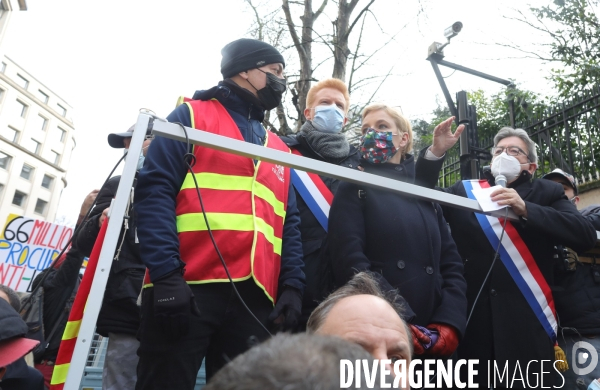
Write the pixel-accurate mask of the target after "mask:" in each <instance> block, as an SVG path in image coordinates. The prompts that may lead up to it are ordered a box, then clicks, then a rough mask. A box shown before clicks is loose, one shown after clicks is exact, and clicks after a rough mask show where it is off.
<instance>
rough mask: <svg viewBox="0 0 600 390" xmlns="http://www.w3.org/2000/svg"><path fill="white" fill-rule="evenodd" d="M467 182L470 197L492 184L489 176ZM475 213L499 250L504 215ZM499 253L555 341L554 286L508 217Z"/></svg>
mask: <svg viewBox="0 0 600 390" xmlns="http://www.w3.org/2000/svg"><path fill="white" fill-rule="evenodd" d="M463 185H464V187H465V190H466V192H467V196H468V197H469V198H470V199H475V196H474V195H473V189H478V188H489V186H490V185H489V183H488V182H487V181H486V180H463ZM475 216H476V217H477V221H478V222H479V225H480V226H481V228H482V229H483V232H484V233H485V236H486V237H487V239H488V240H489V242H490V244H491V245H492V248H493V249H494V251H495V250H496V248H498V242H499V241H500V236H501V234H502V225H503V224H504V219H502V218H495V217H490V216H488V215H483V214H478V213H476V214H475ZM498 254H499V255H500V259H501V260H502V263H503V264H504V266H505V267H506V269H507V270H508V272H509V273H510V276H511V277H512V278H513V280H514V281H515V283H516V284H517V286H518V287H519V290H520V291H521V293H522V294H523V296H524V297H525V299H526V300H527V303H528V304H529V306H530V307H531V309H532V310H533V312H534V314H535V316H536V317H537V319H538V320H539V321H540V323H541V324H542V327H543V328H544V330H545V331H546V333H547V334H548V337H550V340H552V342H553V343H555V342H556V330H557V322H556V310H555V309H554V299H553V298H552V292H551V291H550V286H548V282H546V279H544V276H543V275H542V273H541V271H540V268H539V267H538V265H537V263H536V262H535V259H534V258H533V256H532V254H531V252H530V251H529V248H527V245H526V244H525V242H524V241H523V239H522V238H521V236H520V235H519V232H517V230H516V229H515V227H514V226H513V225H512V223H511V222H510V221H506V228H505V234H504V236H503V238H502V244H501V245H500V249H499V252H498Z"/></svg>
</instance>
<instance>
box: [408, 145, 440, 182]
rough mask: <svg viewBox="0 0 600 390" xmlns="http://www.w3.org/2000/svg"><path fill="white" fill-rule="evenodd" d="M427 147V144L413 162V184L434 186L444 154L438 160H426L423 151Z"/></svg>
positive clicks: (425, 150)
mask: <svg viewBox="0 0 600 390" xmlns="http://www.w3.org/2000/svg"><path fill="white" fill-rule="evenodd" d="M428 148H429V146H427V147H425V148H423V150H421V152H420V153H419V158H418V159H417V162H416V163H415V184H417V185H419V186H421V187H426V188H435V186H436V185H437V182H438V178H439V177H440V171H441V170H442V166H443V165H444V160H445V155H444V157H442V158H440V159H439V160H427V159H426V158H425V152H427V149H428ZM438 189H440V188H438Z"/></svg>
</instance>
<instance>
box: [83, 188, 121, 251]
mask: <svg viewBox="0 0 600 390" xmlns="http://www.w3.org/2000/svg"><path fill="white" fill-rule="evenodd" d="M120 180H121V176H114V177H112V178H110V179H109V180H108V181H107V182H106V183H105V184H104V185H103V186H102V188H101V189H100V191H99V192H98V195H97V197H96V206H94V208H93V209H92V212H91V213H90V216H89V217H88V219H87V220H86V221H85V222H84V223H83V225H82V227H81V231H80V232H79V234H77V242H76V244H77V249H79V251H80V252H81V253H82V254H83V255H84V256H89V255H90V253H92V249H93V248H94V243H95V242H96V238H97V237H98V233H99V232H100V227H99V226H98V221H99V219H100V216H101V215H102V212H103V211H104V209H106V208H107V207H110V203H111V201H112V200H113V198H114V197H115V195H116V194H117V188H118V187H119V181H120Z"/></svg>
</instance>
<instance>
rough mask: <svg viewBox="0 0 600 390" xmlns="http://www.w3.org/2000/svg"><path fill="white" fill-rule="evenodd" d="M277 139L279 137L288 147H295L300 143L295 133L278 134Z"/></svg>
mask: <svg viewBox="0 0 600 390" xmlns="http://www.w3.org/2000/svg"><path fill="white" fill-rule="evenodd" d="M279 139H281V140H282V141H283V142H284V143H285V144H286V145H287V146H288V147H290V148H293V147H297V146H298V145H299V144H300V143H299V142H298V139H297V136H296V134H291V135H281V136H279Z"/></svg>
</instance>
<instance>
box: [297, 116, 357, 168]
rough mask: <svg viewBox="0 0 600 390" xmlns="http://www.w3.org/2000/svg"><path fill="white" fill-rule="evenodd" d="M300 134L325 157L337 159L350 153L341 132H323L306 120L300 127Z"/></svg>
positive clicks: (346, 141) (348, 144) (344, 136)
mask: <svg viewBox="0 0 600 390" xmlns="http://www.w3.org/2000/svg"><path fill="white" fill-rule="evenodd" d="M300 134H302V135H303V136H304V138H305V139H306V142H308V144H309V145H310V146H311V147H312V148H313V150H314V151H315V152H317V153H319V154H320V155H321V156H322V157H323V158H325V159H328V160H339V159H343V158H345V157H348V154H349V153H350V143H348V139H347V138H346V135H345V134H343V133H335V134H334V133H324V132H322V131H319V130H317V129H316V128H315V127H314V126H313V124H312V122H311V121H308V120H307V121H306V122H304V124H303V125H302V127H301V128H300Z"/></svg>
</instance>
